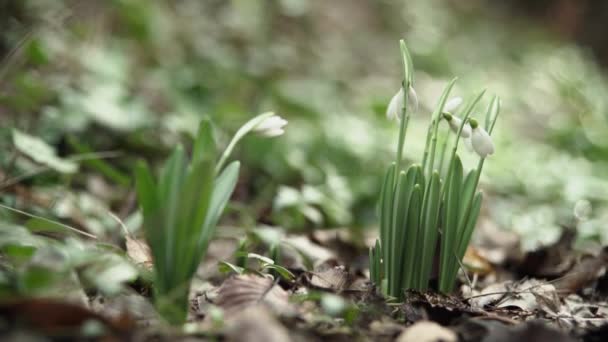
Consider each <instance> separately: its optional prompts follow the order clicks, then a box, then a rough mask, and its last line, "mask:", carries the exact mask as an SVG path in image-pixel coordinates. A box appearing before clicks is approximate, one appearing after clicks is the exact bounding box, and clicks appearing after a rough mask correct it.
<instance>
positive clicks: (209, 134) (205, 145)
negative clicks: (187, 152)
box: [192, 119, 216, 165]
mask: <svg viewBox="0 0 608 342" xmlns="http://www.w3.org/2000/svg"><path fill="white" fill-rule="evenodd" d="M215 148H216V147H215V138H214V135H213V128H212V127H211V122H210V121H209V119H204V120H203V121H201V123H200V125H199V127H198V133H197V135H196V140H195V141H194V148H193V151H192V164H193V165H195V164H198V163H199V162H200V161H201V160H202V158H203V157H205V155H207V156H209V155H211V156H213V157H214V158H215V153H216V152H215V151H216V149H215Z"/></svg>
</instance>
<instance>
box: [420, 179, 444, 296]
mask: <svg viewBox="0 0 608 342" xmlns="http://www.w3.org/2000/svg"><path fill="white" fill-rule="evenodd" d="M440 195H441V178H440V177H439V173H438V172H433V174H432V176H431V179H430V185H429V192H428V193H427V194H425V202H426V203H425V206H426V208H425V209H424V219H423V223H424V224H423V226H422V234H423V237H422V240H421V242H422V243H421V244H420V246H419V247H420V253H419V255H420V256H421V261H420V264H421V276H420V283H419V284H418V286H419V288H421V289H426V288H427V287H428V282H429V277H430V275H431V270H432V267H433V258H434V256H435V247H436V246H437V235H438V231H437V224H438V221H439V209H440V205H441V198H440Z"/></svg>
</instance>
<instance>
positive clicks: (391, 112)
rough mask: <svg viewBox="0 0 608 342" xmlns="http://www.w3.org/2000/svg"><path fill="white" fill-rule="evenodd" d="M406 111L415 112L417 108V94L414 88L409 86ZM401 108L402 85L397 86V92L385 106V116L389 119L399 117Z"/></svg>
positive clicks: (397, 118)
mask: <svg viewBox="0 0 608 342" xmlns="http://www.w3.org/2000/svg"><path fill="white" fill-rule="evenodd" d="M407 99H408V108H407V109H408V111H410V112H415V111H417V110H418V95H417V94H416V91H415V90H414V88H412V87H409V90H408V96H407ZM402 110H403V87H401V88H399V91H398V92H397V94H395V95H394V96H393V98H392V99H391V101H390V102H389V103H388V107H387V108H386V117H387V118H388V119H389V120H399V119H401V112H402Z"/></svg>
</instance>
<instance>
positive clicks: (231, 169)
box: [197, 161, 241, 258]
mask: <svg viewBox="0 0 608 342" xmlns="http://www.w3.org/2000/svg"><path fill="white" fill-rule="evenodd" d="M240 165H241V164H240V163H239V162H237V161H234V162H232V163H230V164H228V166H226V168H224V171H223V172H222V173H221V174H220V175H219V176H218V177H217V180H216V181H215V186H214V188H213V194H212V195H211V203H210V205H209V214H208V215H207V218H206V219H205V222H204V223H203V226H202V227H201V229H202V234H201V238H200V239H199V240H198V243H197V245H198V247H197V248H198V250H201V251H203V252H204V251H206V250H207V245H208V243H209V240H210V239H211V237H212V236H213V234H214V232H215V226H216V225H217V222H218V221H219V219H220V216H221V215H222V212H223V211H224V208H226V205H227V204H228V201H229V200H230V197H232V192H233V191H234V188H235V187H236V183H237V181H238V179H239V170H240ZM202 257H203V255H201V258H202Z"/></svg>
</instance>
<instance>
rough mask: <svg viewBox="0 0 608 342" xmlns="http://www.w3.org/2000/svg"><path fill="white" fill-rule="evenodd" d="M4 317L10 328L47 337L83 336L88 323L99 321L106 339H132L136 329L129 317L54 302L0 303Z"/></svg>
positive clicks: (22, 301)
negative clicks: (83, 329) (27, 330)
mask: <svg viewBox="0 0 608 342" xmlns="http://www.w3.org/2000/svg"><path fill="white" fill-rule="evenodd" d="M0 317H1V319H2V321H3V322H5V324H6V323H9V324H10V325H14V326H15V327H17V326H23V325H24V324H26V325H27V327H28V328H29V329H32V330H37V331H40V332H41V333H43V334H46V335H56V334H76V335H78V334H80V333H81V329H82V328H83V326H84V325H85V324H87V323H88V322H98V323H100V324H101V325H102V327H103V328H105V330H104V331H103V336H106V337H107V338H110V336H113V337H114V338H118V337H119V336H121V337H122V338H124V339H127V340H128V336H129V335H130V334H131V333H132V332H133V329H135V324H134V322H133V320H132V319H131V318H130V317H129V316H126V315H120V316H119V317H117V318H115V319H109V318H106V317H104V316H102V315H100V314H97V313H95V312H93V311H90V310H88V309H86V308H84V307H82V306H79V305H74V304H70V303H64V302H60V301H56V300H50V299H22V300H11V301H7V302H4V303H2V304H0ZM5 328H6V326H5Z"/></svg>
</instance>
